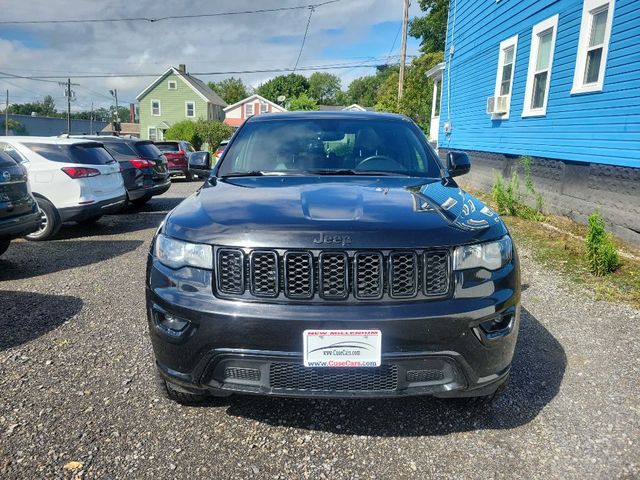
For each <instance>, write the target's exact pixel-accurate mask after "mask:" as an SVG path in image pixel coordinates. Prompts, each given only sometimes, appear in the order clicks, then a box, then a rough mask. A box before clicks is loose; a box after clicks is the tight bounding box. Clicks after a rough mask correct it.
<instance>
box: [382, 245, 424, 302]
mask: <svg viewBox="0 0 640 480" xmlns="http://www.w3.org/2000/svg"><path fill="white" fill-rule="evenodd" d="M390 258H391V262H390V268H391V281H390V282H389V283H390V286H391V296H393V297H396V298H400V297H413V296H414V295H415V294H416V291H417V289H418V256H417V255H416V254H415V252H394V253H392V254H391V256H390Z"/></svg>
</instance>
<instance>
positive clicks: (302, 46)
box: [293, 7, 315, 72]
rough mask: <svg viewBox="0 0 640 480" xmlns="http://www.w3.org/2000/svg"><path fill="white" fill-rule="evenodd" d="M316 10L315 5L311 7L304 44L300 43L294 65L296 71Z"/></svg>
mask: <svg viewBox="0 0 640 480" xmlns="http://www.w3.org/2000/svg"><path fill="white" fill-rule="evenodd" d="M314 11H315V9H314V7H309V19H308V20H307V28H305V29H304V37H302V44H301V45H300V51H299V52H298V58H296V64H295V65H294V66H293V71H294V72H295V71H296V69H297V68H298V62H299V61H300V56H301V55H302V50H303V49H304V43H305V42H306V41H307V34H308V33H309V25H311V17H312V16H313V12H314Z"/></svg>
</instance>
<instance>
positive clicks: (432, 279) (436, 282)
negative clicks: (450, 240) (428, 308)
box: [424, 252, 449, 295]
mask: <svg viewBox="0 0 640 480" xmlns="http://www.w3.org/2000/svg"><path fill="white" fill-rule="evenodd" d="M448 291H449V255H448V254H447V252H427V253H425V255H424V293H425V295H444V294H445V293H447V292H448Z"/></svg>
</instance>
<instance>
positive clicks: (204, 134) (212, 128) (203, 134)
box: [181, 120, 233, 150]
mask: <svg viewBox="0 0 640 480" xmlns="http://www.w3.org/2000/svg"><path fill="white" fill-rule="evenodd" d="M181 123H182V122H181ZM195 126H196V132H197V134H198V137H200V138H201V139H202V143H206V144H207V147H208V148H209V150H213V149H215V148H216V147H217V146H218V145H220V142H221V141H222V140H225V139H227V138H229V137H230V136H231V135H233V127H231V126H229V125H227V124H224V123H222V122H215V121H213V120H198V121H197V122H196V123H195ZM194 148H195V145H194ZM200 148H201V147H198V150H199V149H200Z"/></svg>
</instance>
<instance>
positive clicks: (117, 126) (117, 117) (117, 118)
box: [109, 88, 120, 132]
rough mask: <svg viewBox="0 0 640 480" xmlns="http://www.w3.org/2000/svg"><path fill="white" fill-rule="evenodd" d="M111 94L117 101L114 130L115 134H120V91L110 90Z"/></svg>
mask: <svg viewBox="0 0 640 480" xmlns="http://www.w3.org/2000/svg"><path fill="white" fill-rule="evenodd" d="M109 93H110V94H111V96H112V97H114V98H115V99H116V114H115V118H114V119H113V124H112V127H113V128H112V130H113V131H114V132H119V131H120V115H119V114H118V90H116V89H115V88H114V89H113V90H109Z"/></svg>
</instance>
